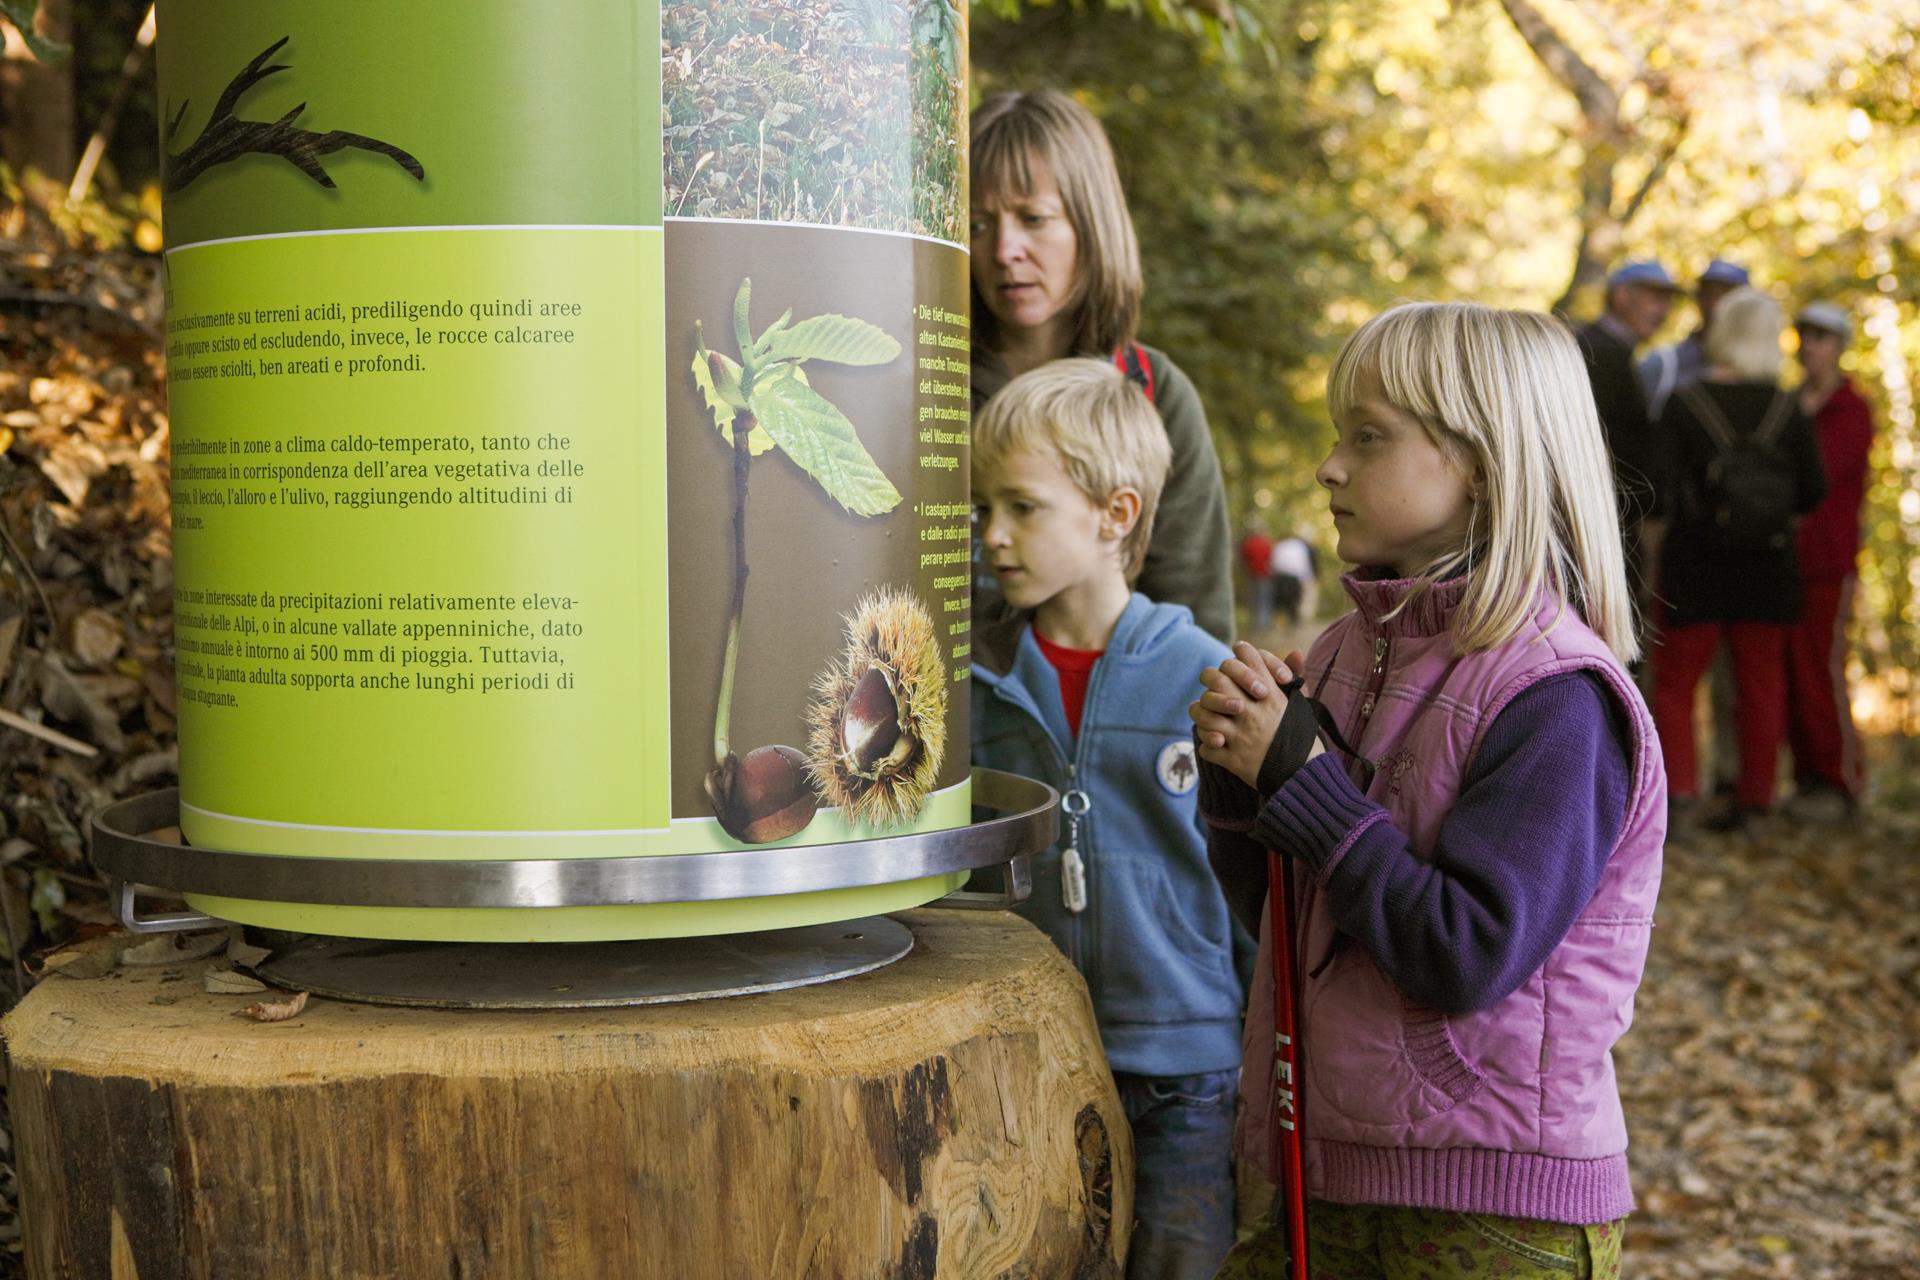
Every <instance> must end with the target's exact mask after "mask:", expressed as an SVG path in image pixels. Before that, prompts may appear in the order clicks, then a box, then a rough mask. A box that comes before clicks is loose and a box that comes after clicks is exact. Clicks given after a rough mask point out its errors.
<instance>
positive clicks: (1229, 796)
mask: <svg viewBox="0 0 1920 1280" xmlns="http://www.w3.org/2000/svg"><path fill="white" fill-rule="evenodd" d="M1197 745H1198V744H1197V743H1196V746H1197ZM1200 816H1201V817H1202V818H1203V819H1205V820H1206V823H1207V825H1208V826H1210V827H1218V828H1219V829H1220V830H1222V831H1251V830H1253V823H1254V819H1256V818H1258V817H1259V816H1260V793H1259V792H1258V791H1255V790H1254V789H1253V788H1252V787H1250V786H1248V785H1247V784H1246V783H1244V782H1242V781H1241V780H1240V778H1239V777H1238V776H1237V775H1236V774H1235V773H1234V772H1233V770H1231V769H1228V768H1225V767H1224V766H1222V765H1217V764H1210V763H1208V762H1207V761H1205V760H1202V761H1201V762H1200Z"/></svg>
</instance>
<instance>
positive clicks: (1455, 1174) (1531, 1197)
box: [1307, 1138, 1633, 1226]
mask: <svg viewBox="0 0 1920 1280" xmlns="http://www.w3.org/2000/svg"><path fill="white" fill-rule="evenodd" d="M1307 1145H1308V1147H1309V1148H1310V1149H1311V1150H1310V1152H1309V1157H1310V1158H1309V1160H1308V1167H1309V1168H1310V1169H1312V1170H1313V1172H1314V1174H1315V1175H1317V1176H1313V1177H1310V1179H1309V1185H1308V1188H1307V1191H1308V1194H1309V1195H1311V1196H1313V1197H1314V1198H1316V1199H1321V1200H1331V1201H1333V1202H1334V1203H1336V1204H1385V1205H1399V1206H1403V1207H1405V1208H1409V1209H1446V1210H1451V1211H1452V1212H1455V1213H1485V1214H1492V1215H1495V1216H1497V1217H1504V1218H1535V1219H1538V1220H1540V1221H1542V1222H1564V1223H1569V1224H1572V1225H1576V1226H1585V1225H1588V1224H1591V1223H1596V1222H1612V1221H1614V1220H1615V1219H1618V1218H1624V1217H1626V1216H1627V1215H1628V1214H1629V1213H1632V1212H1633V1186H1632V1183H1631V1182H1630V1181H1629V1180H1628V1177H1627V1157H1626V1155H1625V1154H1624V1153H1622V1154H1620V1155H1612V1156H1601V1157H1599V1158H1598V1159H1594V1160H1573V1159H1564V1158H1561V1157H1557V1156H1543V1155H1530V1154H1524V1153H1520V1152H1513V1151H1488V1150H1484V1149H1482V1148H1479V1147H1449V1148H1445V1149H1441V1150H1434V1149H1431V1148H1426V1147H1372V1146H1366V1145H1363V1144H1361V1143H1357V1142H1322V1141H1316V1140H1314V1139H1311V1138H1310V1139H1308V1141H1307ZM1315 1157H1317V1158H1315ZM1316 1184H1317V1185H1316Z"/></svg>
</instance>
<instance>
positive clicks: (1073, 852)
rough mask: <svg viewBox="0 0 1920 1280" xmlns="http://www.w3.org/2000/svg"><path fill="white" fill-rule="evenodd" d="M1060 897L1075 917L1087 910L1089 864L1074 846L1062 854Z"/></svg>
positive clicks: (1069, 846)
mask: <svg viewBox="0 0 1920 1280" xmlns="http://www.w3.org/2000/svg"><path fill="white" fill-rule="evenodd" d="M1060 896H1061V897H1062V899H1064V900H1065V902H1066V905H1067V910H1069V911H1071V912H1073V913H1074V914H1075V915H1079V914H1080V913H1081V912H1082V911H1085V910H1086V909H1087V864H1086V860H1085V859H1083V858H1082V857H1081V856H1080V851H1079V850H1078V849H1076V848H1074V847H1073V846H1072V845H1068V846H1067V847H1066V849H1065V850H1064V851H1063V852H1062V853H1061V854H1060Z"/></svg>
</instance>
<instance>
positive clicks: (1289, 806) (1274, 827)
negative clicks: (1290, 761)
mask: <svg viewBox="0 0 1920 1280" xmlns="http://www.w3.org/2000/svg"><path fill="white" fill-rule="evenodd" d="M1386 820H1387V811H1386V810H1385V809H1382V808H1381V807H1380V806H1379V805H1377V804H1375V803H1374V802H1373V801H1371V800H1369V799H1367V798H1366V797H1365V796H1364V795H1362V794H1361V793H1360V789H1359V788H1358V787H1356V786H1354V785H1353V779H1351V778H1349V777H1348V776H1347V771H1346V767H1345V766H1344V765H1342V764H1341V763H1340V760H1339V758H1338V757H1337V756H1335V755H1334V754H1333V753H1332V752H1328V753H1326V754H1324V755H1320V756H1316V757H1315V758H1314V759H1312V760H1309V761H1308V762H1307V763H1306V765H1305V767H1303V768H1302V769H1301V770H1300V771H1299V772H1298V773H1296V774H1294V775H1293V777H1292V778H1290V779H1288V780H1287V785H1286V786H1284V787H1282V788H1280V790H1279V791H1278V792H1276V793H1275V794H1274V796H1273V798H1272V799H1271V800H1269V801H1267V804H1266V807H1265V808H1264V809H1262V810H1261V811H1260V820H1259V821H1258V822H1256V823H1255V824H1254V829H1253V830H1254V834H1255V835H1256V836H1257V837H1259V838H1260V839H1261V840H1262V841H1264V842H1265V843H1266V845H1267V846H1268V847H1269V848H1271V849H1275V850H1278V851H1279V852H1280V853H1283V854H1289V855H1291V856H1293V857H1296V858H1299V859H1301V860H1302V861H1303V862H1305V863H1306V865H1307V867H1308V868H1309V869H1310V870H1311V871H1312V873H1313V875H1314V877H1315V878H1316V879H1320V880H1324V879H1325V878H1326V877H1327V876H1328V875H1330V874H1331V873H1332V871H1333V868H1334V866H1335V865H1336V864H1337V863H1338V862H1339V861H1340V859H1341V858H1342V857H1344V856H1345V854H1346V852H1347V850H1348V849H1350V848H1352V847H1353V842H1354V841H1355V840H1357V839H1359V837H1360V835H1361V833H1362V832H1364V831H1366V830H1367V829H1368V828H1369V827H1371V826H1373V825H1374V824H1375V823H1377V822H1384V821H1386Z"/></svg>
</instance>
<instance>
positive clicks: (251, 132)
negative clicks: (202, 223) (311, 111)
mask: <svg viewBox="0 0 1920 1280" xmlns="http://www.w3.org/2000/svg"><path fill="white" fill-rule="evenodd" d="M289 39H291V37H289V36H282V37H281V38H280V39H279V40H277V41H275V42H274V43H273V44H271V45H269V46H268V47H267V48H266V49H265V50H263V51H262V52H261V53H260V55H259V56H258V57H256V58H255V59H254V60H253V61H252V62H249V63H248V64H247V65H246V66H245V67H242V68H241V70H240V74H238V75H236V76H235V77H234V78H233V80H232V82H231V83H229V84H228V85H227V88H226V92H224V93H222V94H221V95H220V100H219V101H218V102H216V103H214V104H213V115H212V116H211V117H210V118H209V119H208V120H207V125H206V128H204V129H202V130H201V131H200V136H199V137H197V138H195V139H194V140H193V143H192V145H191V146H189V147H187V149H186V150H184V151H181V152H178V153H176V152H174V151H173V149H172V148H173V140H174V135H175V134H177V133H178V132H179V131H180V122H181V121H182V120H183V119H185V117H186V114H187V107H188V105H189V104H188V103H186V102H183V103H181V104H180V110H179V111H177V112H175V113H174V117H173V119H172V120H170V121H169V122H168V123H167V155H166V159H167V162H168V163H167V190H169V191H179V190H182V189H183V188H185V187H187V186H188V185H189V184H191V183H192V182H193V181H194V180H195V179H197V178H198V177H199V176H200V175H201V174H203V173H205V172H206V171H207V170H209V169H211V168H213V167H214V166H215V165H221V164H226V163H227V162H228V161H230V160H238V159H239V158H240V157H241V156H244V155H247V154H249V153H252V152H259V153H261V154H263V155H273V156H280V157H282V158H284V159H285V160H287V161H288V162H289V163H291V164H293V165H295V166H296V167H297V168H299V170H300V171H301V172H302V173H304V174H306V175H307V176H308V177H309V178H312V179H313V180H314V181H315V182H317V183H319V184H320V185H321V186H323V187H329V188H331V187H332V186H333V185H334V182H333V179H332V177H330V176H329V175H328V173H327V171H326V170H325V169H324V168H322V167H321V164H320V157H322V156H328V155H332V154H333V153H334V152H336V151H344V150H346V149H347V148H348V147H358V148H359V149H360V150H362V151H373V152H377V153H378V154H380V155H383V156H386V157H387V158H388V159H390V160H392V161H393V162H394V163H395V164H397V165H399V166H400V167H401V168H402V169H405V170H406V171H407V172H408V173H410V174H412V175H413V176H414V177H415V178H416V179H420V180H424V179H425V178H426V176H427V171H426V170H425V169H424V168H422V167H421V164H420V162H419V161H418V160H416V159H414V158H413V156H412V155H410V154H409V153H407V152H405V151H402V150H401V149H400V148H399V147H396V146H394V145H393V144H392V143H391V142H382V141H380V140H379V139H378V138H369V137H368V136H367V135H365V134H364V133H350V132H348V131H347V130H345V129H331V130H329V131H327V132H326V133H316V132H314V131H313V130H311V129H302V128H300V127H299V126H298V125H296V124H294V121H295V120H297V119H299V117H300V113H301V112H302V111H305V110H306V109H307V104H306V103H304V102H303V103H301V104H300V105H299V106H297V107H295V108H294V109H293V110H291V111H289V112H287V113H286V114H285V115H283V116H281V117H280V118H279V119H278V120H272V121H268V120H242V119H240V118H239V117H237V116H235V115H234V114H233V112H234V108H235V107H237V106H239V104H240V99H241V98H242V97H243V96H244V95H245V94H246V92H247V91H248V90H249V89H251V88H253V86H255V85H256V84H259V83H260V82H261V81H262V80H265V79H266V78H267V77H268V76H270V75H273V74H275V73H276V72H280V71H285V70H287V69H288V68H287V64H285V63H280V62H276V63H274V64H273V65H271V66H266V65H263V64H265V63H266V61H267V59H269V58H271V57H272V56H273V55H274V54H276V53H278V52H279V51H280V49H281V46H283V45H285V44H286V43H287V41H288V40H289Z"/></svg>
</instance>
